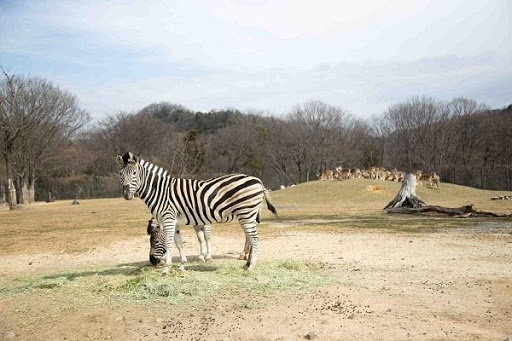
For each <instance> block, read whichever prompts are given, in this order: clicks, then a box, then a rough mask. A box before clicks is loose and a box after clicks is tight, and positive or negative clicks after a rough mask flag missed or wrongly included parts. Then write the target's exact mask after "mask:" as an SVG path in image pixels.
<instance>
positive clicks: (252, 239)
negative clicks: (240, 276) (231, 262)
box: [240, 221, 258, 271]
mask: <svg viewBox="0 0 512 341" xmlns="http://www.w3.org/2000/svg"><path fill="white" fill-rule="evenodd" d="M240 224H241V225H242V228H243V229H244V232H245V238H246V245H247V241H248V243H249V245H250V252H249V256H248V257H247V263H246V265H245V266H246V268H247V270H249V271H252V270H254V268H255V267H256V260H257V257H258V231H256V221H248V222H243V223H242V222H240ZM244 251H245V249H244Z"/></svg>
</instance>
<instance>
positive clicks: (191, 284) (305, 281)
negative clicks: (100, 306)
mask: <svg viewBox="0 0 512 341" xmlns="http://www.w3.org/2000/svg"><path fill="white" fill-rule="evenodd" d="M332 283H333V280H332V279H330V278H329V277H328V276H327V275H326V274H325V273H324V271H323V270H322V269H321V266H320V265H313V264H304V263H301V262H298V261H295V260H284V261H275V262H261V263H259V264H258V266H257V268H256V270H255V271H254V272H248V271H246V270H244V269H243V268H242V267H241V266H240V264H232V263H230V264H211V265H190V266H188V267H187V271H186V272H180V271H179V270H178V269H175V268H173V270H172V271H171V273H170V274H169V275H168V276H162V275H161V268H150V267H144V268H137V269H133V268H132V269H128V270H126V271H125V272H119V271H118V272H111V271H109V270H106V271H103V272H96V273H95V272H90V271H89V272H84V273H73V274H57V275H54V276H46V277H41V278H25V279H19V280H16V281H14V282H12V283H11V284H9V285H7V286H6V287H3V288H0V295H11V294H17V293H24V292H27V291H29V292H30V291H38V292H40V291H41V290H44V291H52V294H54V295H59V294H62V295H65V296H67V297H69V296H75V295H79V296H80V297H81V298H82V299H96V300H98V299H115V300H121V301H141V302H144V301H162V302H166V303H171V304H174V303H178V302H182V301H185V300H194V299H201V298H204V297H211V296H214V295H217V294H231V295H236V294H237V293H238V294H242V293H250V294H252V295H254V294H258V295H268V294H270V293H273V292H276V291H283V290H300V289H306V288H311V287H316V286H321V285H328V284H332Z"/></svg>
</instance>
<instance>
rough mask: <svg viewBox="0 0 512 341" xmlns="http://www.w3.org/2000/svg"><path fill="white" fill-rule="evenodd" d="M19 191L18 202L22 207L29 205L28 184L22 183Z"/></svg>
mask: <svg viewBox="0 0 512 341" xmlns="http://www.w3.org/2000/svg"><path fill="white" fill-rule="evenodd" d="M20 190H21V198H20V202H21V203H22V204H24V205H25V204H30V190H29V188H28V184H27V182H26V181H23V184H22V186H21V188H20Z"/></svg>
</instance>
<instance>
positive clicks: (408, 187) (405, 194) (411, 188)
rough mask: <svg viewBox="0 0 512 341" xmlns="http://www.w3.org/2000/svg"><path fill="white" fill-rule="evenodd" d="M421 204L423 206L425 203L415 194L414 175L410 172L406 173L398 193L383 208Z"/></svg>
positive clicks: (419, 205) (417, 206)
mask: <svg viewBox="0 0 512 341" xmlns="http://www.w3.org/2000/svg"><path fill="white" fill-rule="evenodd" d="M423 206H425V203H424V202H423V201H422V200H421V199H420V198H418V197H417V196H416V176H415V175H414V174H412V173H407V174H406V175H405V177H404V181H403V182H402V186H401V187H400V190H399V191H398V194H397V195H396V197H395V198H394V199H393V200H391V201H390V202H389V203H388V204H387V205H386V207H384V209H385V210H386V209H390V208H397V207H412V208H419V207H423Z"/></svg>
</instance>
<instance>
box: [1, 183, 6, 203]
mask: <svg viewBox="0 0 512 341" xmlns="http://www.w3.org/2000/svg"><path fill="white" fill-rule="evenodd" d="M5 203H6V200H5V186H4V184H3V183H0V207H1V206H3V205H4V204H5Z"/></svg>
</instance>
